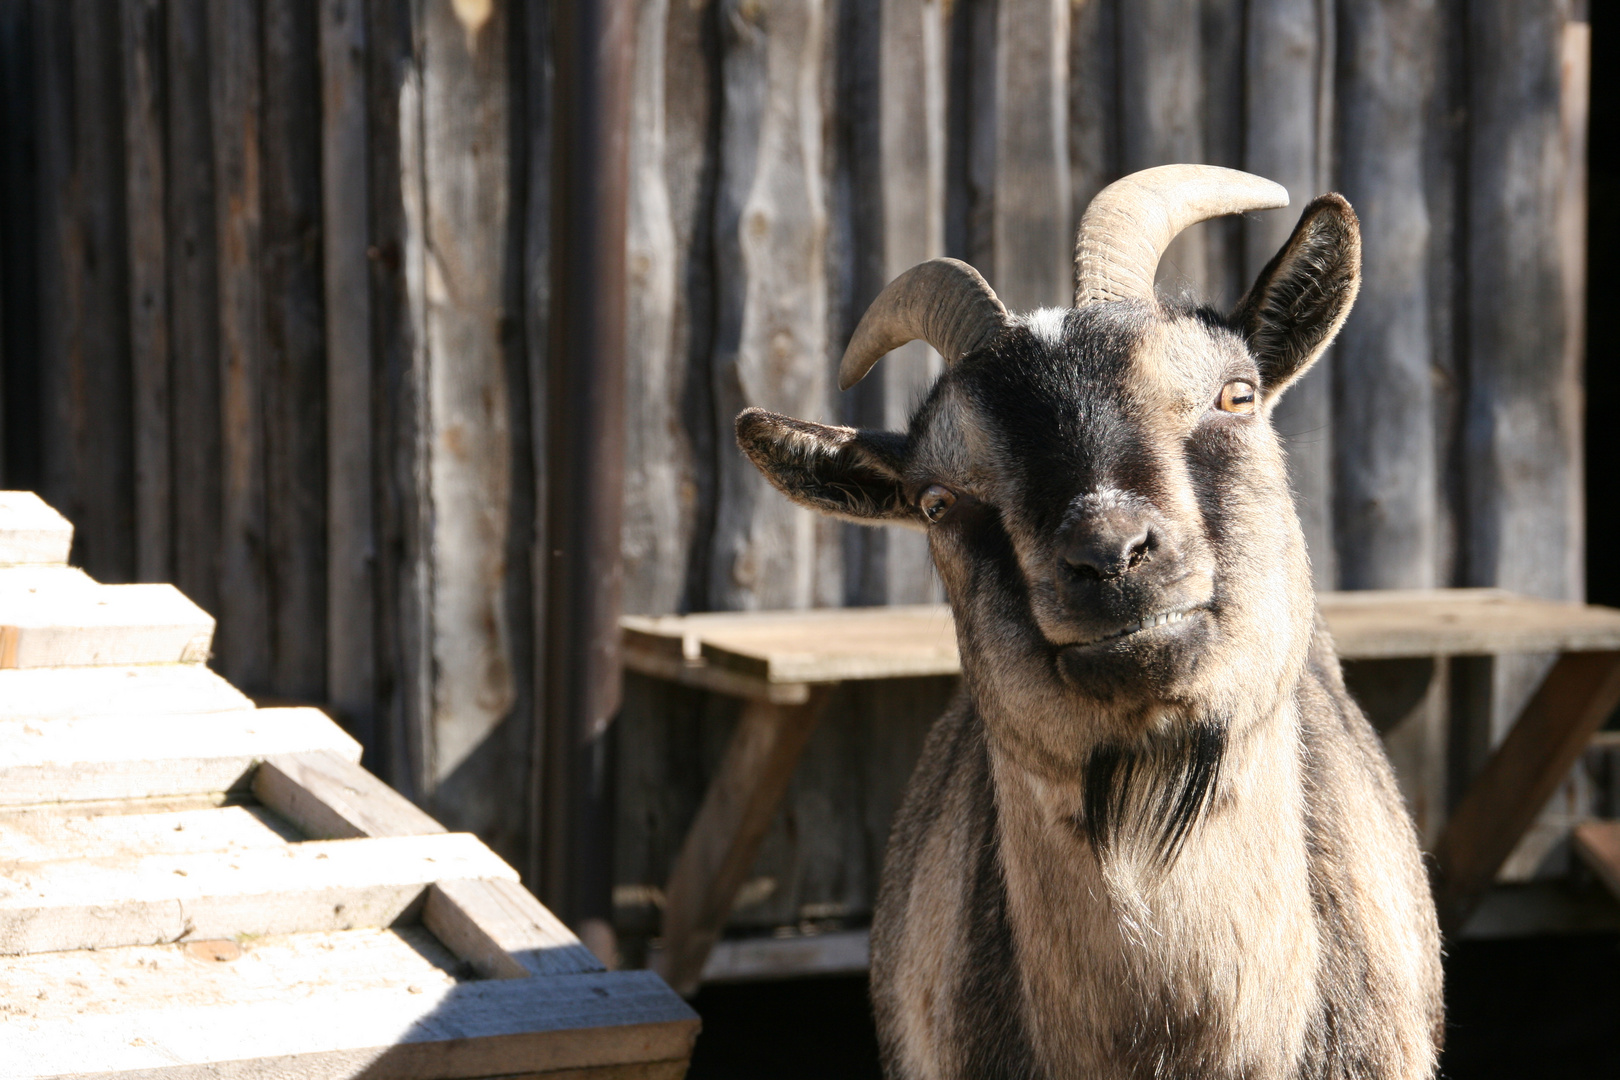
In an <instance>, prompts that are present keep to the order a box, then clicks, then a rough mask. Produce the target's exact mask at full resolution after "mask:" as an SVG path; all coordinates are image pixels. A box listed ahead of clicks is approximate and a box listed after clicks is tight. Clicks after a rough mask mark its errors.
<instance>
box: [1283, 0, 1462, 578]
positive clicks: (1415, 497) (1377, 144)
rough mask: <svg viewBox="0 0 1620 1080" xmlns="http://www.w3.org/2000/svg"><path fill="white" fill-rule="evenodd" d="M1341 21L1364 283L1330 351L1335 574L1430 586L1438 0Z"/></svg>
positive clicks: (1351, 189)
mask: <svg viewBox="0 0 1620 1080" xmlns="http://www.w3.org/2000/svg"><path fill="white" fill-rule="evenodd" d="M1338 19H1339V33H1338V48H1339V62H1338V71H1339V85H1338V90H1337V94H1336V98H1337V101H1338V122H1337V127H1338V143H1339V175H1338V178H1337V179H1338V186H1339V190H1340V191H1342V192H1343V193H1344V195H1345V196H1346V197H1347V198H1348V199H1349V200H1350V202H1351V204H1352V205H1353V206H1355V207H1356V208H1357V211H1358V215H1359V217H1360V219H1361V242H1362V271H1361V272H1362V285H1361V293H1360V295H1359V296H1358V297H1357V299H1356V307H1355V310H1354V312H1353V313H1352V314H1351V317H1350V320H1349V321H1348V322H1347V323H1346V325H1345V327H1344V329H1343V330H1342V331H1341V332H1340V335H1339V340H1338V344H1337V346H1336V347H1335V348H1334V351H1333V358H1332V364H1333V370H1332V376H1333V381H1334V393H1333V399H1334V416H1333V421H1332V424H1333V448H1334V451H1335V455H1334V456H1335V459H1336V460H1335V466H1336V469H1335V477H1334V483H1333V488H1334V494H1335V497H1336V511H1335V514H1334V520H1335V523H1336V530H1335V535H1336V539H1337V554H1338V570H1339V582H1338V584H1339V585H1340V586H1341V587H1343V588H1348V589H1399V588H1432V587H1433V586H1435V585H1437V584H1439V583H1440V579H1439V577H1438V576H1437V575H1438V570H1439V565H1438V536H1437V527H1436V520H1437V518H1438V510H1439V496H1440V483H1441V478H1440V475H1439V469H1440V463H1439V456H1438V455H1439V445H1438V442H1437V439H1436V435H1435V429H1434V418H1435V394H1434V386H1435V382H1436V380H1435V377H1434V371H1433V363H1434V342H1433V340H1432V338H1431V335H1430V329H1431V327H1430V321H1429V320H1430V313H1429V309H1430V298H1429V292H1428V284H1429V266H1430V263H1431V261H1432V259H1433V257H1434V253H1433V251H1432V250H1431V247H1430V242H1431V233H1430V229H1429V208H1428V200H1427V192H1428V178H1427V176H1426V169H1425V165H1426V162H1425V160H1424V159H1425V143H1426V141H1427V139H1428V138H1429V134H1430V133H1429V121H1430V117H1431V115H1432V111H1433V104H1432V100H1433V94H1434V93H1435V84H1434V78H1435V72H1436V71H1437V69H1438V68H1439V65H1440V62H1441V60H1442V57H1441V55H1440V49H1441V47H1442V42H1441V38H1440V23H1439V18H1438V12H1437V10H1436V7H1435V5H1434V4H1433V3H1432V2H1413V3H1405V4H1384V3H1377V2H1372V0H1338ZM1260 231H1261V230H1260V229H1259V228H1255V229H1254V232H1255V233H1256V234H1258V233H1259V232H1260ZM1256 239H1257V240H1259V239H1260V237H1259V236H1258V235H1257V237H1256ZM1267 239H1268V240H1269V238H1267ZM1265 247H1266V245H1265V244H1261V246H1260V247H1259V248H1258V249H1257V250H1256V251H1255V252H1254V253H1253V257H1254V258H1255V259H1256V260H1258V259H1260V258H1262V257H1268V256H1263V255H1262V252H1264V251H1265ZM1313 554H1314V553H1313Z"/></svg>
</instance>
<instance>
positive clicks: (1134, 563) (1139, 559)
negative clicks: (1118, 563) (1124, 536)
mask: <svg viewBox="0 0 1620 1080" xmlns="http://www.w3.org/2000/svg"><path fill="white" fill-rule="evenodd" d="M1158 546H1159V542H1158V538H1157V537H1155V536H1154V535H1153V530H1151V529H1149V530H1147V531H1145V532H1143V533H1142V535H1141V536H1139V537H1138V538H1137V539H1135V540H1133V541H1132V542H1131V543H1130V545H1129V546H1128V547H1127V548H1126V554H1125V569H1126V570H1134V569H1136V568H1137V567H1138V566H1141V565H1142V564H1143V563H1145V562H1147V561H1148V560H1149V559H1151V558H1153V552H1154V549H1156V548H1157V547H1158Z"/></svg>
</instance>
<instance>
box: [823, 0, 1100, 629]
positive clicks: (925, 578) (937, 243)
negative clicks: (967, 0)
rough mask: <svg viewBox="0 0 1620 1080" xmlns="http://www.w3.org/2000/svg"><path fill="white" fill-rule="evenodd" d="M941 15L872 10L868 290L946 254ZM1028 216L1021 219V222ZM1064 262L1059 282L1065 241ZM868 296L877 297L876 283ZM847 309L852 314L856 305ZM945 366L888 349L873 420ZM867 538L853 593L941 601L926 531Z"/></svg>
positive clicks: (891, 414) (915, 5) (910, 404)
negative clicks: (874, 275) (873, 259)
mask: <svg viewBox="0 0 1620 1080" xmlns="http://www.w3.org/2000/svg"><path fill="white" fill-rule="evenodd" d="M943 19H944V12H943V9H942V5H940V4H937V3H934V2H932V0H885V2H884V3H883V4H882V5H881V10H880V12H879V15H878V25H877V37H878V40H877V73H876V76H877V102H876V105H877V108H876V110H875V116H874V117H873V122H875V124H876V127H877V147H876V150H877V153H876V162H875V164H876V167H877V177H876V185H875V186H876V188H877V190H876V192H874V193H872V195H873V196H874V197H875V198H876V199H877V200H878V207H879V211H878V212H879V215H880V221H879V225H880V228H879V230H878V235H877V236H876V237H872V238H870V239H871V240H875V241H876V242H878V243H879V244H881V248H880V250H879V252H878V263H879V269H880V278H881V280H879V281H876V282H874V283H873V284H874V285H875V287H876V289H881V288H882V287H883V286H884V285H886V284H888V283H889V282H890V281H892V280H893V279H894V278H896V277H898V276H900V275H901V274H903V273H905V272H906V271H907V270H909V269H910V268H911V267H913V266H915V265H916V264H917V263H920V262H922V261H924V260H925V259H931V258H934V257H936V256H939V255H943V254H944V253H945V175H944V172H945V27H944V25H943ZM1054 47H1055V46H1054ZM1051 66H1052V65H1051V64H1050V63H1049V64H1048V67H1049V68H1050V67H1051ZM1048 74H1050V72H1048ZM1057 121H1058V118H1055V117H1051V116H1048V117H1047V118H1046V122H1047V123H1053V122H1057ZM1026 134H1027V133H1026ZM1048 135H1050V133H1048ZM1014 138H1016V136H1014ZM1050 171H1051V170H1050V169H1048V172H1049V173H1050ZM1036 179H1037V177H1034V176H1029V177H1027V178H1026V180H1028V181H1033V180H1036ZM1046 179H1048V180H1050V179H1052V177H1051V176H1047V177H1046ZM1048 201H1050V198H1048ZM1048 211H1049V208H1048ZM1066 213H1067V210H1066V208H1065V210H1064V212H1063V214H1064V215H1066ZM1060 216H1063V215H1060ZM1005 224H1006V227H1007V228H1008V229H1009V230H1010V231H1009V234H1008V235H1009V237H1010V236H1011V235H1012V233H1016V232H1018V231H1019V227H1020V226H1018V225H1014V224H1012V223H1011V222H1006V223H1005ZM1028 224H1029V223H1028V222H1025V223H1023V225H1024V226H1025V227H1027V226H1028ZM1062 261H1063V263H1064V269H1063V271H1062V276H1063V277H1064V279H1065V281H1066V280H1067V274H1068V270H1067V263H1068V253H1067V250H1066V245H1065V251H1064V252H1063V259H1062ZM1049 272H1050V271H1049ZM872 295H874V296H875V295H876V291H875V289H874V291H873V293H872ZM864 299H870V298H869V297H868V298H864ZM852 314H853V315H855V316H857V317H858V316H859V315H860V312H859V311H856V312H852ZM838 344H840V345H842V344H843V343H842V342H839V343H838ZM943 366H944V365H943V362H942V361H941V360H940V358H939V354H938V353H936V352H934V350H933V349H931V348H929V347H928V346H927V345H926V344H924V343H922V342H920V341H919V342H912V343H911V344H909V345H905V346H902V347H901V348H899V349H897V350H895V352H894V354H893V355H892V356H890V357H889V358H888V359H887V360H885V361H884V363H883V365H882V366H881V367H880V368H879V369H878V370H877V371H876V372H874V373H873V374H874V376H875V378H874V377H870V376H869V377H868V378H867V380H866V382H867V383H870V384H872V385H873V387H874V389H875V390H876V391H877V394H878V397H879V399H880V400H879V402H878V406H879V408H878V410H877V413H878V415H877V417H876V421H877V425H878V426H881V427H883V428H885V429H887V430H890V431H900V430H904V429H905V427H906V424H907V423H908V422H909V421H910V419H911V412H912V410H913V409H915V408H916V407H917V405H918V404H919V403H920V402H921V401H922V398H923V395H924V394H926V393H927V392H928V389H929V387H931V386H932V385H933V382H934V380H935V379H936V378H937V377H938V376H939V373H940V371H941V370H943ZM867 542H868V545H869V547H870V548H871V549H872V554H873V556H874V559H873V565H871V566H869V567H868V568H867V570H866V576H867V579H868V581H869V583H870V584H869V585H868V587H867V589H866V590H865V591H864V593H863V595H862V596H861V600H863V601H864V602H867V603H884V604H920V603H928V602H930V601H937V600H940V599H943V592H942V591H941V587H940V584H939V581H938V579H937V577H936V576H935V574H934V567H933V562H932V561H931V559H930V557H929V554H928V540H927V537H926V536H925V535H923V534H922V533H919V532H917V531H915V530H911V529H893V528H889V529H877V530H871V531H869V532H868V540H867Z"/></svg>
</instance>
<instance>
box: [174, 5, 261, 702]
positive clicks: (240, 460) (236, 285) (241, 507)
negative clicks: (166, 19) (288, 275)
mask: <svg viewBox="0 0 1620 1080" xmlns="http://www.w3.org/2000/svg"><path fill="white" fill-rule="evenodd" d="M263 14H264V8H263V3H262V0H242V2H240V3H232V4H224V5H210V6H209V9H208V40H209V45H210V57H209V59H210V64H209V79H208V95H209V101H210V104H211V106H212V122H213V130H212V136H213V164H214V185H215V188H214V208H215V220H216V226H215V227H216V229H217V237H218V243H219V277H218V292H217V294H216V295H217V297H218V299H217V303H218V307H219V344H218V358H219V394H220V396H219V403H218V405H217V410H218V412H219V415H220V424H221V454H220V460H219V463H218V467H219V468H220V469H221V471H222V477H223V480H222V494H221V501H220V515H221V517H220V520H221V523H222V526H221V534H220V562H219V573H220V586H219V606H218V608H216V609H215V610H217V611H218V612H219V619H220V635H219V648H218V650H217V651H218V664H219V667H220V670H221V671H223V672H224V673H225V675H226V676H228V677H229V678H230V679H231V681H232V682H235V683H236V684H237V685H239V686H241V687H243V688H245V689H248V690H267V689H270V687H271V685H272V679H273V669H272V658H271V649H270V644H271V639H272V629H271V628H272V626H273V623H272V621H271V620H272V618H273V612H272V610H271V599H270V567H269V561H268V554H269V523H268V521H267V514H268V505H267V501H266V500H267V494H266V489H265V483H266V476H265V416H264V394H265V377H266V370H267V363H268V358H267V355H266V341H265V296H264V278H263V276H262V275H263V269H264V185H263V176H264V163H263V157H262V151H261V137H262V133H263V125H264V101H263V89H264V78H263V65H262V54H261V51H260V26H261V23H262V21H263ZM189 167H191V168H195V164H192V165H191V166H189Z"/></svg>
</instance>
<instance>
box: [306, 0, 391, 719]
mask: <svg viewBox="0 0 1620 1080" xmlns="http://www.w3.org/2000/svg"><path fill="white" fill-rule="evenodd" d="M319 6H320V57H321V211H322V213H321V239H322V254H323V262H322V264H321V271H322V280H323V284H324V285H325V300H326V309H325V314H326V560H327V562H326V566H327V570H326V697H327V700H329V701H330V702H332V704H333V705H334V706H335V707H336V708H337V710H338V712H339V714H340V715H341V716H342V717H343V718H344V721H345V722H346V723H347V724H349V725H350V727H351V728H352V730H354V731H355V732H356V734H357V735H358V736H359V738H360V741H361V742H363V743H365V744H367V745H369V746H375V745H376V741H377V734H376V731H375V715H374V710H375V708H376V703H375V701H374V698H375V695H376V668H377V661H376V654H375V649H376V644H375V634H374V632H373V626H374V620H375V618H376V605H375V602H374V600H373V589H374V587H375V585H374V578H373V573H374V560H375V556H376V537H375V527H374V522H373V514H374V513H375V507H374V506H373V486H372V484H373V481H372V439H373V426H372V422H371V411H372V356H371V345H372V340H371V315H372V305H371V267H370V266H369V265H368V260H367V256H366V252H367V249H368V248H369V246H370V239H371V220H370V213H371V202H370V198H369V195H370V193H369V191H368V186H367V185H368V183H369V180H370V177H369V168H370V162H369V160H368V157H367V152H368V148H369V144H368V137H369V134H370V130H369V125H368V117H367V110H366V59H367V49H368V48H369V41H368V35H367V32H366V29H367V27H366V13H365V4H364V2H363V0H328V2H326V3H322V4H321V5H319Z"/></svg>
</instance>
